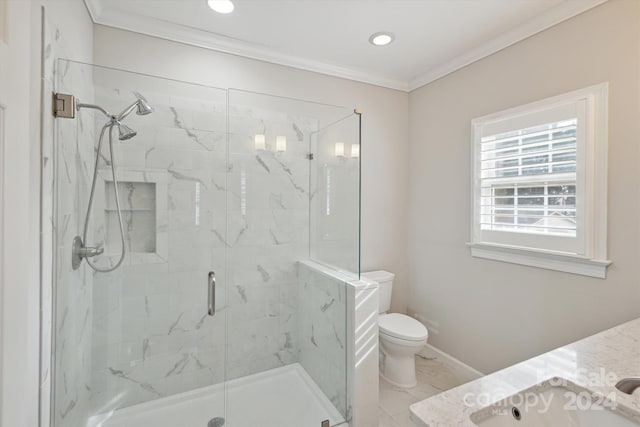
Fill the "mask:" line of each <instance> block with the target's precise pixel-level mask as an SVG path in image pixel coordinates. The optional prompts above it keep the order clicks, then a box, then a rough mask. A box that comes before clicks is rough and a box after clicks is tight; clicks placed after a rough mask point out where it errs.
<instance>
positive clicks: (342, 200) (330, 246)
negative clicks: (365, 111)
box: [310, 112, 361, 279]
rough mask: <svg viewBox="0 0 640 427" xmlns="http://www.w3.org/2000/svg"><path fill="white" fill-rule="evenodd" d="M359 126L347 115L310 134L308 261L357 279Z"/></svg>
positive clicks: (356, 115) (355, 117)
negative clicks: (311, 260) (312, 157)
mask: <svg viewBox="0 0 640 427" xmlns="http://www.w3.org/2000/svg"><path fill="white" fill-rule="evenodd" d="M360 126H361V115H360V114H359V113H357V112H356V113H354V114H350V115H348V116H346V117H343V118H341V119H339V120H337V121H335V122H334V123H331V124H329V125H326V126H324V127H322V128H319V129H318V131H317V132H314V133H313V134H312V135H311V147H312V151H313V152H314V155H315V158H314V161H313V162H312V166H311V174H310V178H311V191H312V194H313V195H314V197H313V198H312V199H311V208H310V215H311V218H310V231H311V254H310V255H311V258H312V259H313V260H314V261H317V262H319V263H322V264H325V265H328V266H331V267H333V268H335V269H337V270H339V271H341V272H342V273H345V274H347V275H348V276H351V277H353V278H355V279H359V278H360V276H359V275H360V150H361V145H360Z"/></svg>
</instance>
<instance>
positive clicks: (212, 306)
mask: <svg viewBox="0 0 640 427" xmlns="http://www.w3.org/2000/svg"><path fill="white" fill-rule="evenodd" d="M207 285H208V286H207V287H208V289H209V297H208V301H209V310H208V311H207V312H208V314H209V316H213V315H214V314H216V273H215V272H214V271H210V272H209V277H208V280H207Z"/></svg>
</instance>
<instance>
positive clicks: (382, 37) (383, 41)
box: [369, 31, 394, 46]
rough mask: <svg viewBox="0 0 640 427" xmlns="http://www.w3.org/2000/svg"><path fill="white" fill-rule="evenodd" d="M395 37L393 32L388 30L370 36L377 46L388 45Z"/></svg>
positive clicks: (370, 39) (371, 41)
mask: <svg viewBox="0 0 640 427" xmlns="http://www.w3.org/2000/svg"><path fill="white" fill-rule="evenodd" d="M393 39H394V36H393V33H390V32H388V31H381V32H379V33H375V34H372V35H371V37H369V42H370V43H371V44H373V45H376V46H386V45H388V44H389V43H391V42H392V41H393Z"/></svg>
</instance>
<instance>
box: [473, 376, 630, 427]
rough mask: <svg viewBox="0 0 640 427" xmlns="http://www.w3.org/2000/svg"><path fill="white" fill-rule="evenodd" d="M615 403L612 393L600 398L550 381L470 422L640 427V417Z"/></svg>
mask: <svg viewBox="0 0 640 427" xmlns="http://www.w3.org/2000/svg"><path fill="white" fill-rule="evenodd" d="M615 399H616V395H615V392H612V393H611V394H610V395H608V396H602V395H598V394H595V393H592V392H590V391H589V390H587V389H585V388H582V387H580V386H577V385H575V384H573V383H571V382H570V381H567V380H564V379H561V378H553V379H551V380H548V381H545V382H543V383H540V384H538V385H537V386H534V387H532V388H530V389H528V390H524V391H522V392H520V393H518V394H515V395H513V396H510V397H508V398H506V399H504V400H501V401H499V402H497V403H495V404H493V405H491V406H488V407H485V408H483V409H480V410H478V411H476V412H474V413H473V414H472V415H471V421H473V422H474V423H475V424H476V425H478V426H482V427H510V426H517V427H545V426H549V427H556V426H570V427H603V426H606V427H637V426H640V413H637V412H636V411H634V410H631V409H629V408H624V407H621V406H620V405H619V404H617V403H616V401H615ZM634 419H635V420H634Z"/></svg>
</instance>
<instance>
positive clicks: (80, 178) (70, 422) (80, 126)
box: [43, 24, 95, 427]
mask: <svg viewBox="0 0 640 427" xmlns="http://www.w3.org/2000/svg"><path fill="white" fill-rule="evenodd" d="M47 26H48V27H49V28H48V31H47V33H46V34H48V37H49V39H50V42H49V43H47V44H46V48H45V56H46V58H47V59H46V61H45V70H46V73H47V74H49V73H51V75H52V76H53V77H52V78H51V81H49V82H47V83H45V84H50V83H51V82H52V81H57V90H58V91H59V92H62V93H74V94H76V95H77V96H80V97H83V98H84V99H92V98H93V85H92V76H91V74H90V73H89V72H87V71H88V70H86V69H82V68H77V67H73V66H72V64H71V63H69V62H68V61H64V60H60V61H58V63H57V66H56V65H55V64H54V63H53V60H52V58H57V57H59V56H60V55H62V54H64V52H63V49H62V48H61V47H60V46H59V44H58V43H57V41H58V40H59V38H60V33H59V31H58V30H57V29H55V27H53V26H51V24H48V25H47ZM45 111H46V110H45ZM46 123H47V122H45V127H47V126H48V125H47V124H46ZM55 125H56V131H57V146H56V147H55V154H54V152H53V151H52V148H53V145H51V146H50V145H49V144H47V143H45V144H44V153H43V154H44V162H45V164H44V168H43V174H44V181H43V182H45V183H46V182H47V180H48V179H50V178H51V177H52V173H51V170H50V169H49V166H48V163H49V159H50V158H51V157H49V156H51V155H52V154H54V155H55V165H54V168H55V172H54V173H55V177H56V179H55V182H56V188H55V194H56V198H55V200H56V202H55V214H54V221H53V226H54V232H55V239H54V244H55V248H56V250H55V251H54V254H55V260H54V261H55V262H54V264H53V268H54V283H55V289H56V292H55V310H54V325H53V328H54V332H55V337H56V338H55V343H54V348H55V350H54V351H55V365H54V367H53V369H54V371H53V372H54V379H55V381H54V388H53V393H54V396H55V399H54V400H53V402H54V410H53V422H54V425H56V426H65V427H66V426H84V425H86V421H87V419H88V417H89V415H90V409H89V407H90V403H89V402H90V395H91V391H92V383H91V341H92V332H93V331H92V329H91V325H92V323H93V314H94V313H93V309H92V293H93V272H92V270H90V269H89V268H88V266H87V265H86V264H85V265H83V266H82V267H80V268H79V269H78V270H73V269H72V268H71V246H72V241H73V238H74V236H76V235H78V234H80V233H81V230H82V222H83V220H84V209H85V207H86V203H87V198H88V192H89V186H90V183H91V176H90V173H91V170H92V165H91V164H92V160H93V139H94V136H95V134H94V128H93V126H92V123H91V121H90V120H88V119H87V118H86V117H79V118H78V119H77V120H57V121H56V123H55ZM45 132H46V129H45ZM51 136H53V135H51ZM47 140H48V139H47V138H45V141H47ZM51 141H53V138H51ZM50 182H53V180H51V181H50ZM43 193H44V194H47V192H46V191H44V192H43ZM52 194H53V192H52ZM43 203H51V201H47V200H44V201H43ZM45 235H46V233H45ZM46 244H47V242H43V245H46ZM45 296H46V295H45Z"/></svg>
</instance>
